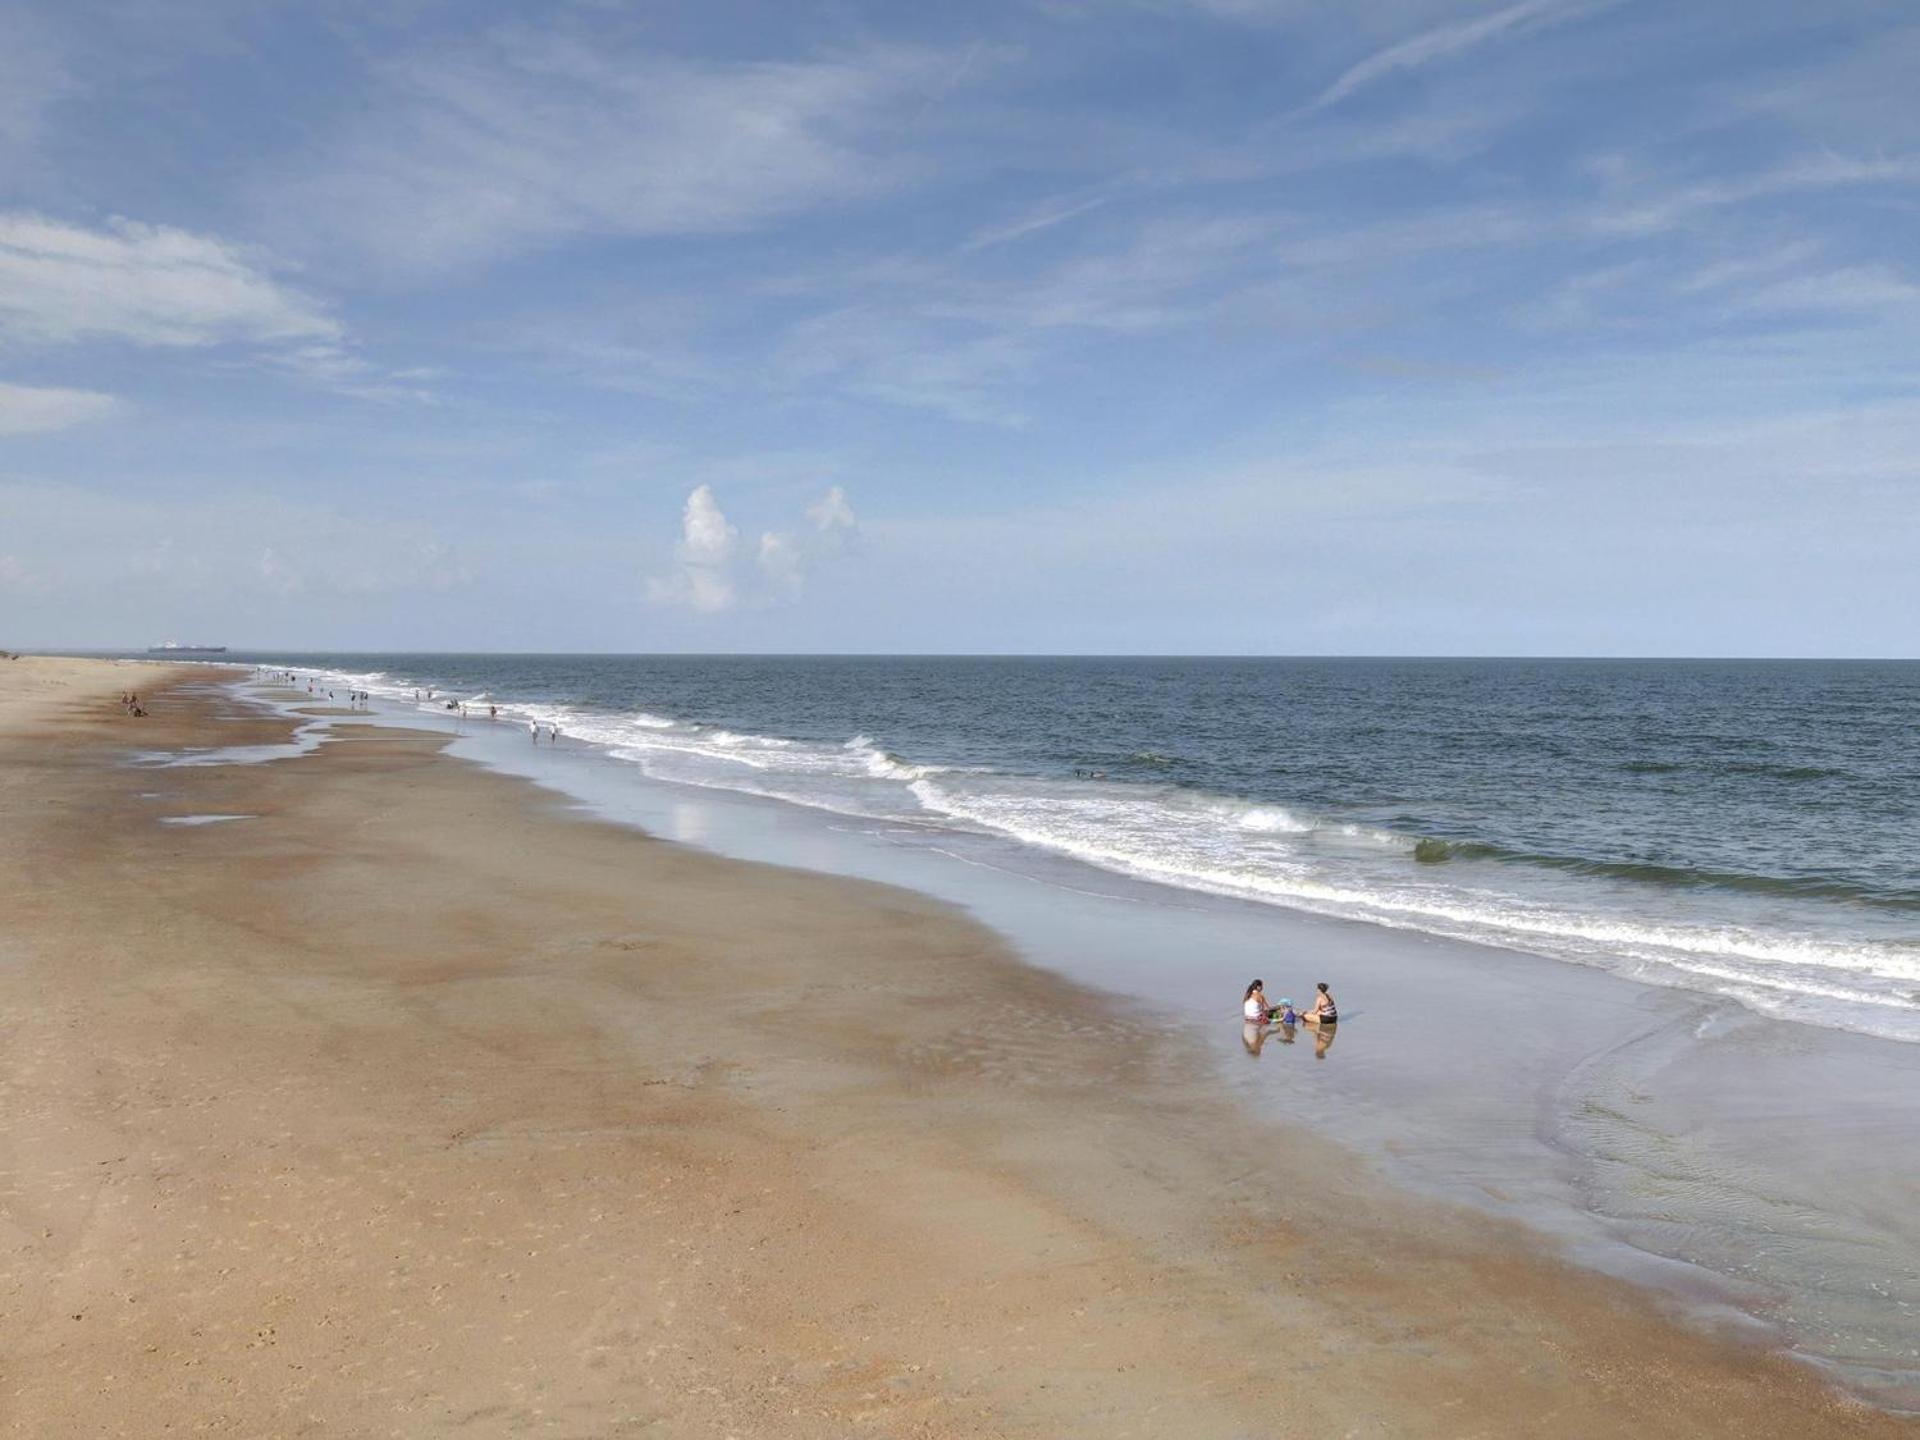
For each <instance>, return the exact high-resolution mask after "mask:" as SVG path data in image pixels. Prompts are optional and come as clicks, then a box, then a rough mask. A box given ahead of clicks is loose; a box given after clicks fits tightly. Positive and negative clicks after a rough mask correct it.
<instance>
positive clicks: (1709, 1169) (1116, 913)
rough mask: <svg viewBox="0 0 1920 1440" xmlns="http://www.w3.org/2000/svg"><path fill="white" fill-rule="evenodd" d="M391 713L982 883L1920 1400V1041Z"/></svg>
mask: <svg viewBox="0 0 1920 1440" xmlns="http://www.w3.org/2000/svg"><path fill="white" fill-rule="evenodd" d="M370 718H372V719H374V720H376V721H380V722H382V723H391V722H394V721H399V722H401V723H406V724H410V725H418V726H423V727H426V728H429V729H432V730H435V731H438V732H440V733H446V734H449V735H451V736H452V737H453V748H454V752H455V753H456V754H460V755H463V756H466V757H468V758H471V759H474V760H478V761H480V762H481V763H484V764H487V765H489V766H490V767H492V768H496V769H500V770H504V771H508V772H510V773H516V774H521V775H526V776H529V777H531V778H533V779H535V780H537V781H538V782H540V783H541V784H543V785H546V786H549V787H551V788H554V789H556V790H560V791H562V792H563V793H566V794H569V795H571V796H573V797H575V798H576V799H577V800H578V801H579V802H580V803H581V804H582V806H583V808H586V809H588V810H590V811H592V812H594V813H596V814H599V815H602V816H604V817H606V818H609V819H613V820H616V821H619V822H622V823H629V824H634V825H637V826H640V827H642V828H644V829H646V830H648V831H649V832H651V833H654V834H658V835H661V836H663V837H665V838H668V839H672V840H676V841H679V842H682V843H686V844H693V845H697V846H700V847H702V848H705V849H708V850H712V851H715V852H717V853H721V854H727V855H732V856H737V857H740V858H745V859H752V860H761V861H769V862H773V863H779V864H786V865H795V866H800V867H805V868H811V869H816V870H822V871H828V872H832V873H838V874H847V875H854V876H860V877H864V878H870V879H876V880H881V881H885V882H889V883H893V884H900V885H905V886H909V887H912V888H915V889H918V890H921V891H923V892H925V893H929V894H933V895H936V896H939V897H941V898H944V899H947V900H949V901H952V902H954V903H957V904H960V905H962V906H964V907H965V908H967V909H968V910H970V911H971V912H973V913H974V914H975V915H976V916H978V918H980V919H981V920H982V921H984V922H985V923H987V924H988V925H990V926H992V927H994V928H995V929H997V930H999V931H1000V932H1001V933H1002V934H1005V935H1006V936H1008V937H1009V939H1010V940H1011V941H1012V943H1013V944H1014V945H1015V946H1016V947H1017V948H1018V950H1019V951H1020V953H1021V954H1022V955H1023V956H1025V957H1026V958H1027V959H1029V960H1030V961H1032V962H1033V963H1036V964H1039V965H1041V966H1043V967H1045V968H1049V969H1052V970H1055V971H1057V972H1059V973H1061V974H1063V975H1066V976H1068V977H1069V978H1072V979H1075V980H1078V981H1081V982H1083V983H1089V984H1092V985H1095V986H1097V987H1099V988H1102V989H1104V990H1107V991H1109V992H1112V993H1116V994H1119V995H1122V996H1126V997H1132V998H1133V999H1135V1000H1137V1001H1141V1002H1145V1003H1146V1004H1147V1005H1148V1007H1150V1008H1149V1011H1148V1013H1150V1014H1158V1015H1159V1016H1161V1017H1162V1023H1164V1024H1167V1025H1169V1026H1174V1027H1177V1028H1180V1029H1182V1030H1184V1031H1186V1032H1187V1033H1189V1034H1191V1035H1192V1036H1193V1037H1194V1038H1195V1039H1196V1040H1197V1041H1198V1043H1199V1044H1200V1045H1201V1046H1202V1047H1203V1049H1204V1052H1205V1053H1207V1054H1208V1055H1210V1056H1212V1057H1213V1061H1214V1063H1215V1065H1216V1066H1217V1068H1218V1072H1219V1075H1220V1078H1221V1080H1222V1083H1223V1085H1224V1086H1225V1087H1226V1088H1227V1089H1228V1090H1229V1091H1230V1092H1231V1093H1233V1094H1235V1095H1237V1096H1238V1097H1239V1098H1240V1099H1241V1101H1242V1102H1243V1103H1244V1104H1245V1105H1246V1106H1248V1107H1249V1108H1250V1109H1251V1110H1252V1111H1253V1112H1254V1114H1255V1115H1268V1116H1271V1117H1272V1118H1273V1119H1275V1120H1277V1121H1280V1122H1283V1123H1284V1124H1286V1125H1289V1126H1291V1127H1294V1129H1293V1131H1292V1133H1293V1134H1294V1135H1296V1136H1297V1134H1298V1127H1299V1126H1301V1125H1303V1124H1305V1125H1311V1126H1313V1127H1315V1128H1317V1129H1319V1130H1321V1131H1323V1132H1325V1133H1328V1134H1331V1135H1333V1136H1336V1137H1337V1138H1338V1139H1339V1140H1340V1141H1341V1142H1342V1143H1343V1144H1345V1145H1348V1146H1350V1147H1351V1148H1353V1149H1355V1150H1356V1151H1358V1152H1359V1153H1361V1154H1363V1155H1365V1156H1368V1157H1371V1158H1372V1160H1373V1161H1374V1162H1375V1163H1377V1164H1378V1165H1379V1166H1380V1167H1381V1168H1382V1170H1383V1171H1384V1172H1385V1173H1386V1174H1387V1175H1389V1176H1390V1177H1391V1178H1392V1179H1394V1180H1395V1181H1396V1182H1398V1183H1401V1184H1405V1185H1408V1186H1410V1187H1412V1188H1414V1189H1417V1190H1420V1191H1423V1192H1426V1193H1429V1194H1433V1195H1437V1196H1441V1197H1444V1198H1448V1199H1452V1200H1455V1201H1463V1202H1466V1203H1469V1204H1471V1205H1474V1206H1476V1207H1478V1208H1482V1209H1486V1210H1489V1211H1492V1212H1493V1213H1496V1214H1501V1215H1507V1216H1511V1217H1514V1218H1517V1219H1520V1220H1522V1221H1524V1222H1526V1223H1528V1224H1529V1225H1532V1226H1534V1227H1535V1228H1537V1229H1539V1230H1541V1231H1543V1232H1545V1233H1546V1234H1548V1235H1549V1236H1551V1237H1552V1238H1553V1239H1554V1240H1555V1241H1556V1242H1557V1243H1558V1244H1559V1245H1560V1246H1561V1247H1562V1248H1563V1249H1564V1250H1565V1251H1566V1252H1567V1253H1569V1254H1570V1255H1571V1256H1573V1257H1574V1258H1576V1259H1579V1260H1580V1261H1582V1262H1583V1263H1587V1264H1590V1265H1593V1266H1595V1267H1596V1268H1599V1269H1603V1270H1606V1271H1608V1272H1610V1273H1613V1274H1617V1275H1621V1276H1623V1277H1625V1278H1629V1279H1632V1280H1635V1281H1637V1282H1641V1283H1645V1284H1649V1285H1654V1286H1658V1287H1660V1288H1663V1289H1665V1290H1667V1291H1669V1292H1671V1293H1675V1294H1677V1295H1680V1296H1682V1297H1684V1298H1685V1299H1686V1301H1687V1302H1688V1303H1689V1304H1690V1305H1692V1306H1693V1307H1694V1308H1695V1309H1696V1310H1697V1311H1698V1312H1699V1313H1700V1314H1702V1315H1703V1316H1704V1317H1708V1318H1711V1319H1714V1320H1717V1321H1721V1322H1734V1321H1737V1322H1738V1323H1740V1324H1744V1325H1750V1326H1759V1327H1765V1328H1767V1329H1770V1330H1771V1331H1773V1332H1775V1333H1776V1334H1777V1335H1778V1336H1780V1337H1781V1339H1782V1342H1783V1343H1785V1344H1787V1345H1788V1346H1789V1347H1790V1348H1791V1349H1792V1350H1793V1351H1794V1353H1796V1354H1799V1355H1801V1356H1802V1357H1804V1358H1806V1359H1807V1360H1809V1361H1810V1362H1813V1363H1816V1364H1820V1365H1823V1366H1827V1367H1830V1368H1832V1369H1833V1370H1834V1372H1835V1373H1836V1375H1837V1376H1838V1377H1839V1378H1841V1379H1843V1380H1844V1381H1845V1382H1847V1383H1849V1384H1851V1385H1853V1386H1855V1387H1856V1388H1858V1389H1860V1390H1861V1391H1862V1392H1863V1393H1866V1394H1869V1395H1871V1396H1872V1397H1874V1398H1876V1399H1877V1400H1879V1401H1880V1402H1881V1403H1883V1404H1886V1405H1890V1406H1893V1407H1895V1408H1916V1409H1920V1326H1916V1323H1915V1316H1916V1314H1920V1182H1917V1177H1920V1136H1917V1135H1916V1129H1915V1127H1914V1126H1913V1125H1912V1123H1911V1117H1912V1116H1913V1115H1914V1114H1915V1113H1920V1047H1916V1046H1913V1045H1909V1044H1903V1043H1896V1042H1891V1041H1888V1040H1885V1039H1879V1038H1873V1037H1869V1036H1864V1035H1859V1034H1852V1033H1847V1032H1845V1031H1841V1030H1836V1029H1831V1028H1828V1027H1823V1026H1813V1025H1803V1024H1797V1023H1790V1022H1786V1021H1782V1020H1778V1019H1773V1018H1769V1017H1766V1016H1764V1015H1762V1014H1759V1013H1756V1012H1754V1011H1753V1010H1751V1009H1750V1008H1747V1007H1745V1006H1743V1005H1741V1004H1740V1003H1738V1002H1737V1001H1735V1000H1733V999H1732V998H1730V997H1726V996H1719V995H1713V994H1709V993H1704V992H1697V991H1688V990H1685V989H1681V988H1675V987H1650V986H1646V985H1643V984H1639V983H1633V982H1629V981H1627V980H1624V979H1622V978H1618V977H1616V976H1615V975H1612V974H1609V973H1606V972H1605V971H1603V970H1601V969H1599V968H1593V967H1585V966H1570V965H1562V964H1554V963H1550V962H1544V961H1542V960H1540V959H1539V958H1537V957H1534V956H1530V955H1527V954H1523V953H1518V952H1516V951H1513V950H1510V949H1504V948H1489V947H1486V946H1482V945H1476V944H1471V943H1466V942H1462V941H1459V940H1455V939H1452V938H1449V937H1443V936H1436V935H1429V934H1422V933H1419V932H1415V931H1408V930H1394V929H1388V928H1383V927H1380V926H1375V925H1368V924H1365V923H1359V922H1353V921H1345V920H1338V919H1332V918H1328V917H1322V916H1316V915H1313V914H1309V913H1302V912H1299V911H1295V910H1290V909H1284V908H1281V907H1277V906H1274V905H1271V904H1265V903H1255V902H1249V901H1245V900H1238V899H1232V898H1228V897H1222V896H1214V895H1208V894H1203V893H1196V892H1194V891H1191V890H1187V889H1183V888H1180V887H1173V886H1167V885H1161V884H1157V883H1152V882H1147V881H1142V880H1138V879H1135V878H1133V877H1129V876H1125V875H1119V874H1115V873H1111V872H1109V871H1106V870H1103V869H1101V868H1099V867H1095V866H1090V865H1088V864H1086V863H1084V862H1082V861H1079V860H1077V859H1074V858H1071V857H1066V856H1060V855H1050V854H1047V853H1045V852H1038V853H1036V852H1035V851H1033V849H1032V848H1031V847H1028V846H1025V845H1023V844H1022V843H1020V842H1019V841H1017V840H1015V839H1013V838H1011V837H1009V836H1006V835H1004V834H998V833H995V832H993V831H991V830H985V829H982V830H975V831H960V832H956V831H950V830H947V829H943V828H941V827H935V826H928V825H924V824H918V823H914V822H912V821H908V820H887V819H874V818H870V817H853V816H846V815H842V814H835V813H829V812H823V811H821V810H819V809H815V808H808V807H804V806H795V805H790V804H785V803H781V802H776V801H770V800H767V799H764V798H761V797H756V796H751V795H744V794H740V793H737V792H731V791H728V790H725V789H716V788H712V787H703V786H697V785H688V784H684V783H677V782H662V781H658V780H654V779H651V778H649V777H648V776H647V775H646V774H645V773H644V770H643V768H642V767H638V766H635V765H633V764H632V763H630V762H628V761H626V760H623V759H621V758H619V757H618V756H616V755H614V754H613V753H611V752H609V751H608V750H606V749H605V748H603V747H599V746H595V745H591V744H579V743H577V742H576V743H571V744H570V743H566V742H563V743H562V745H561V746H559V747H558V748H556V747H554V746H552V745H550V744H548V743H545V742H543V743H541V744H540V745H538V746H534V745H532V744H530V743H529V742H528V740H527V738H526V736H525V733H524V731H522V730H520V729H519V728H518V727H517V726H513V725H509V724H494V723H489V722H487V721H484V720H467V721H464V722H463V721H461V720H460V719H458V718H457V717H456V716H450V715H447V714H446V713H444V712H440V713H433V712H427V711H423V710H421V709H418V708H416V707H414V706H412V705H411V704H408V705H406V706H404V707H400V708H399V709H397V710H390V711H388V712H387V713H385V714H379V713H376V714H375V715H373V716H372V717H370ZM326 723H347V724H351V723H356V722H354V721H353V720H341V721H337V722H326ZM1255 973H1258V974H1262V975H1264V976H1266V977H1267V978H1268V979H1269V981H1270V985H1269V992H1270V993H1271V994H1273V995H1274V996H1276V997H1277V996H1279V995H1281V994H1292V995H1293V996H1294V997H1296V998H1299V997H1301V996H1303V995H1304V994H1306V993H1308V992H1309V991H1310V988H1311V985H1312V983H1313V982H1314V981H1315V980H1317V979H1329V980H1330V981H1331V982H1332V983H1333V986H1334V989H1335V992H1336V994H1337V995H1338V996H1339V998H1340V1002H1341V1008H1342V1012H1343V1016H1344V1017H1345V1019H1344V1022H1343V1024H1342V1026H1341V1028H1340V1030H1339V1031H1338V1032H1336V1034H1335V1035H1334V1037H1333V1038H1332V1041H1331V1043H1330V1044H1323V1043H1317V1042H1319V1041H1321V1040H1323V1039H1324V1037H1315V1036H1314V1035H1312V1034H1311V1032H1309V1031H1306V1030H1305V1029H1302V1030H1301V1031H1299V1032H1297V1033H1296V1034H1295V1036H1294V1037H1293V1040H1292V1043H1288V1042H1287V1040H1286V1038H1285V1037H1284V1036H1283V1035H1281V1034H1278V1033H1273V1034H1269V1035H1267V1036H1266V1037H1265V1039H1264V1040H1263V1041H1261V1042H1260V1043H1259V1044H1258V1046H1257V1049H1255V1048H1250V1047H1249V1046H1248V1045H1247V1044H1246V1043H1245V1037H1244V1035H1243V1027H1242V1026H1241V1024H1240V1022H1239V1019H1238V999H1239V995H1240V991H1241V988H1242V987H1243V986H1244V984H1245V981H1246V979H1247V977H1248V976H1249V975H1251V974H1255ZM930 1043H932V1041H930ZM1029 1058H1030V1057H1029ZM1001 1060H1002V1063H1004V1065H1005V1066H1008V1067H1012V1068H1011V1070H1010V1072H1009V1073H1012V1070H1017V1069H1018V1067H1019V1066H1020V1065H1021V1064H1022V1063H1023V1059H1022V1057H1021V1056H1018V1055H1009V1056H1006V1057H1001ZM1228 1123H1232V1122H1231V1121H1229V1122H1228Z"/></svg>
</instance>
